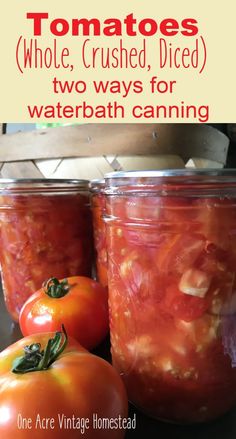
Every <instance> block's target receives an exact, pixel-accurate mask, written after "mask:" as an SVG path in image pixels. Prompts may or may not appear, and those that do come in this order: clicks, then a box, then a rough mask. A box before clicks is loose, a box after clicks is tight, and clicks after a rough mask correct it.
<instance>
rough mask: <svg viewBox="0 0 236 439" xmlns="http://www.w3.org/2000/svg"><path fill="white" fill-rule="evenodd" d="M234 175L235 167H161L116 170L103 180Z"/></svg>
mask: <svg viewBox="0 0 236 439" xmlns="http://www.w3.org/2000/svg"><path fill="white" fill-rule="evenodd" d="M192 176H194V177H198V176H199V177H201V176H204V177H208V176H209V177H220V176H222V177H234V178H236V168H227V169H217V168H216V169H215V168H204V169H199V168H198V169H196V168H191V169H190V168H183V169H161V170H145V171H118V172H109V173H107V174H105V181H106V180H108V179H119V178H135V177H137V178H155V177H192Z"/></svg>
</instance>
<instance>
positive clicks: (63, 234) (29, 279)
mask: <svg viewBox="0 0 236 439" xmlns="http://www.w3.org/2000/svg"><path fill="white" fill-rule="evenodd" d="M0 263H1V275H2V284H3V292H4V297H5V302H6V306H7V309H8V311H9V313H10V314H11V316H12V318H13V319H14V320H18V316H19V312H20V310H21V307H22V305H23V304H24V302H25V301H26V299H27V298H28V297H29V296H30V295H31V294H32V293H33V292H35V291H36V290H37V289H39V288H41V286H42V283H43V282H44V281H45V280H46V279H48V278H50V277H57V278H64V277H67V276H73V275H85V276H89V275H91V267H92V218H91V211H90V205H89V188H88V182H87V181H85V180H52V179H51V180H50V179H42V180H41V179H32V180H31V179H19V180H0Z"/></svg>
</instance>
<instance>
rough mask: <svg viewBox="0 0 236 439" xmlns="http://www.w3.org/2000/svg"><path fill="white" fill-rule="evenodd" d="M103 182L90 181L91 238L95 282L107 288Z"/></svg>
mask: <svg viewBox="0 0 236 439" xmlns="http://www.w3.org/2000/svg"><path fill="white" fill-rule="evenodd" d="M104 187H105V181H104V180H92V181H91V183H90V189H91V193H92V212H93V236H94V246H95V252H96V274H97V280H98V281H99V282H100V283H101V284H102V285H103V286H104V287H107V246H106V225H105V222H104V220H103V218H102V215H103V214H104V211H105V195H104Z"/></svg>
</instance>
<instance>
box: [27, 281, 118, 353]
mask: <svg viewBox="0 0 236 439" xmlns="http://www.w3.org/2000/svg"><path fill="white" fill-rule="evenodd" d="M67 280H68V284H69V286H70V290H69V292H68V293H67V294H66V295H65V296H63V297H60V298H52V297H50V296H48V295H47V294H46V293H45V291H44V289H43V288H41V289H40V290H38V291H37V292H36V293H34V294H33V295H32V296H31V297H30V298H29V299H28V300H27V301H26V303H25V304H24V306H23V308H22V310H21V313H20V318H19V324H20V328H21V331H22V333H23V335H24V336H27V335H31V334H36V333H40V332H50V331H59V330H60V328H61V325H62V324H63V325H64V326H65V328H66V331H67V333H68V335H70V336H71V337H74V338H75V339H76V340H77V341H78V342H79V343H80V344H81V345H82V346H84V347H85V348H86V349H88V350H91V349H93V348H94V347H95V346H97V345H98V344H99V343H100V342H101V341H102V340H103V339H104V338H105V337H106V335H107V333H108V329H109V318H108V293H107V289H106V288H104V287H102V286H101V285H100V284H99V283H98V282H96V281H94V280H92V279H90V278H87V277H83V276H73V277H70V278H68V279H67Z"/></svg>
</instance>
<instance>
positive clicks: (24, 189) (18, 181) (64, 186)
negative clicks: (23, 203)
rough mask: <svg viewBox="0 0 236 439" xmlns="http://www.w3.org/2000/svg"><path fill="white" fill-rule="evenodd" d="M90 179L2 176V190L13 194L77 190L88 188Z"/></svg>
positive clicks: (0, 189) (0, 185) (0, 180)
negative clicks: (6, 177)
mask: <svg viewBox="0 0 236 439" xmlns="http://www.w3.org/2000/svg"><path fill="white" fill-rule="evenodd" d="M88 189H89V180H76V179H75V180H73V179H63V178H62V179H54V178H14V179H10V178H9V179H5V178H0V192H4V193H5V192H9V193H12V194H19V193H20V194H27V193H41V192H42V193H44V192H45V193H48V192H50V193H54V192H57V193H58V192H60V193H61V192H63V193H64V192H67V191H69V192H77V191H78V190H79V191H83V190H88Z"/></svg>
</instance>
